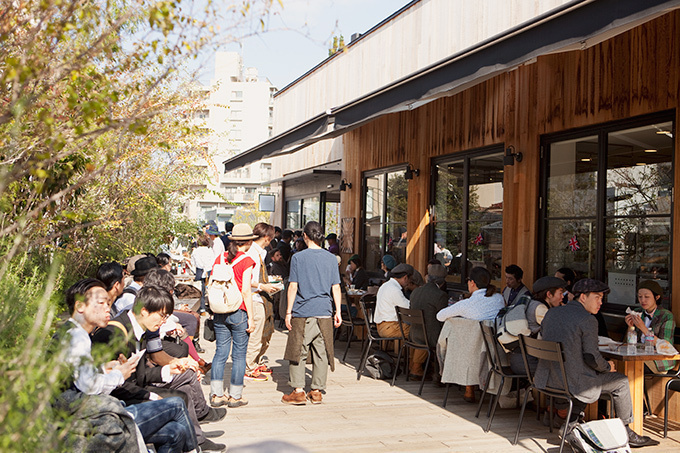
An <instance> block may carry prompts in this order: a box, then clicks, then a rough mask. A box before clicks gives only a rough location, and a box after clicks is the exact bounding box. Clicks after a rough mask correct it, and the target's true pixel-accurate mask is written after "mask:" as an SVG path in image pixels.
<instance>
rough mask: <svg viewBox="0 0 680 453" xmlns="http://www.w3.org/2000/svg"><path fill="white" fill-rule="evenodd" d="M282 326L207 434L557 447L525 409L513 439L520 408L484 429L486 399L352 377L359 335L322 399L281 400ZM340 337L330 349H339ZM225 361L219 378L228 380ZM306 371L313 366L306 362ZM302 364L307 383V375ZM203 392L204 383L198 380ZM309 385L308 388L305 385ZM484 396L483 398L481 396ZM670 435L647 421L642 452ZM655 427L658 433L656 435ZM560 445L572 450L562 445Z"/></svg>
mask: <svg viewBox="0 0 680 453" xmlns="http://www.w3.org/2000/svg"><path fill="white" fill-rule="evenodd" d="M286 339H287V333H286V332H282V331H280V330H277V331H276V332H275V333H274V336H273V338H272V342H271V346H270V348H269V351H268V353H267V357H268V358H269V366H270V368H272V370H273V372H274V374H273V376H272V377H273V379H270V380H269V381H266V382H248V381H246V389H245V390H244V396H245V397H246V398H247V399H248V400H249V404H248V406H245V407H242V408H237V409H229V410H228V413H227V417H226V418H225V419H224V420H223V421H221V422H218V423H213V424H210V425H204V430H205V432H206V433H207V434H208V436H209V437H211V438H212V440H214V441H217V442H222V443H226V444H227V445H228V446H229V447H236V446H242V445H247V444H252V443H256V442H261V441H264V440H273V439H275V440H282V441H287V442H291V443H293V444H296V445H298V446H300V447H303V448H306V449H308V450H309V451H312V452H320V451H357V452H358V451H371V452H392V451H404V452H406V451H408V452H411V451H412V452H416V451H427V452H455V451H474V452H491V451H503V452H524V451H531V452H550V453H553V452H554V453H556V452H557V451H558V449H559V441H560V439H559V437H558V435H557V430H556V429H555V430H554V431H553V433H552V434H551V433H550V432H549V430H548V427H546V426H543V425H542V424H541V422H540V421H537V420H536V413H535V412H533V411H530V410H527V413H526V414H525V418H524V423H523V425H522V431H521V433H520V440H519V443H518V444H517V445H516V446H513V445H512V444H511V439H512V438H513V436H514V434H515V430H516V429H517V420H518V417H519V409H500V408H499V409H498V410H497V411H496V416H495V417H494V420H493V425H492V427H491V431H490V432H489V433H484V431H483V429H482V426H484V425H485V424H486V422H487V419H486V416H485V415H486V407H487V406H486V404H485V406H484V407H483V410H482V413H481V414H480V417H479V419H476V418H475V416H474V415H475V411H476V409H477V405H476V404H470V403H467V402H465V401H464V400H463V392H462V391H459V390H458V389H457V387H455V386H452V387H451V390H450V393H449V399H448V404H447V406H446V408H442V406H441V403H442V401H443V398H444V393H445V390H446V389H445V388H444V387H437V386H435V384H434V383H433V382H426V383H425V387H424V388H423V394H422V396H418V394H417V393H418V386H419V384H420V382H414V381H409V382H406V381H405V378H404V377H403V376H402V375H400V376H398V377H397V382H396V384H395V386H394V387H390V383H389V381H381V380H373V379H371V378H369V377H366V376H364V377H362V378H361V380H360V381H357V379H356V371H355V368H354V367H355V365H356V364H357V362H358V361H359V352H360V348H361V344H360V342H358V341H356V342H353V343H352V346H351V349H350V350H349V354H348V356H347V364H345V363H342V362H340V361H339V360H338V358H336V369H335V372H333V373H329V376H328V388H327V394H326V395H325V396H324V402H323V404H320V405H311V404H308V405H306V406H288V405H285V404H283V403H281V396H282V395H283V393H284V392H285V393H288V392H290V390H291V389H290V387H289V386H288V383H287V381H288V362H287V361H285V360H283V359H282V357H283V352H284V349H285V345H286ZM344 344H345V343H344V342H337V343H336V348H339V349H340V351H341V352H342V350H343V349H344ZM201 345H203V347H204V348H205V349H206V353H205V354H201V355H202V356H203V357H204V358H205V359H206V360H207V361H210V360H212V355H213V352H214V347H215V346H214V343H208V342H206V341H205V340H202V341H201ZM230 370H231V368H230V363H228V364H227V368H226V371H225V372H226V374H225V376H226V377H225V382H227V381H228V380H229V377H228V376H229V373H230ZM308 370H311V368H310V367H308ZM310 375H311V372H310V371H308V377H307V382H309V381H310V380H311V377H310ZM203 389H204V391H205V394H206V396H207V395H208V393H209V386H208V385H204V386H203ZM307 390H309V389H307ZM487 401H488V399H487ZM671 429H675V431H670V432H669V438H668V439H663V437H662V431H663V419H661V418H658V419H657V418H648V419H646V420H645V433H644V434H646V435H650V436H651V437H652V438H654V439H656V440H659V441H660V442H661V444H660V445H659V446H657V447H646V448H643V449H641V450H639V451H640V452H644V453H647V452H650V453H651V452H670V451H680V427H679V426H673V424H671ZM659 433H661V435H659ZM564 451H565V452H567V451H570V449H569V447H568V446H566V447H565V450H564Z"/></svg>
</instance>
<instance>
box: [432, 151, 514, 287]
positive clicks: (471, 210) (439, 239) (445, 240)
mask: <svg viewBox="0 0 680 453" xmlns="http://www.w3.org/2000/svg"><path fill="white" fill-rule="evenodd" d="M466 177H467V180H468V185H467V186H465V179H466ZM435 178H436V179H435V187H434V218H433V221H432V225H433V242H434V243H433V256H434V258H435V259H437V260H439V261H440V262H441V263H442V264H443V265H445V266H446V267H447V268H448V269H449V278H448V280H449V281H450V282H452V283H458V284H460V285H464V284H465V278H464V277H465V276H467V273H468V272H469V271H470V269H471V268H472V267H474V266H483V267H486V268H487V269H488V270H489V272H491V275H492V276H493V279H494V284H496V285H497V286H499V285H500V283H501V281H500V277H501V275H502V272H501V249H502V232H503V154H502V153H498V152H495V153H493V154H487V155H483V156H478V157H469V158H457V159H455V160H451V161H445V162H440V163H436V164H435Z"/></svg>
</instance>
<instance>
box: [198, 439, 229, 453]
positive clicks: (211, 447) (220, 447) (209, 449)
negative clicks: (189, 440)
mask: <svg viewBox="0 0 680 453" xmlns="http://www.w3.org/2000/svg"><path fill="white" fill-rule="evenodd" d="M198 446H199V447H201V452H203V453H213V452H217V453H221V452H223V451H226V450H227V446H226V445H224V444H217V443H215V442H213V441H212V440H210V439H206V440H205V441H203V443H202V444H199V445H198Z"/></svg>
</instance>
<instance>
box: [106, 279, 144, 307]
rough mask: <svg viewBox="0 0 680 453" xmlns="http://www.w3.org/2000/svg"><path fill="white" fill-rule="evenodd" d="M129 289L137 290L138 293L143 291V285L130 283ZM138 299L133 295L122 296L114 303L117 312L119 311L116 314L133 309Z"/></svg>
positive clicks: (124, 294) (125, 294)
mask: <svg viewBox="0 0 680 453" xmlns="http://www.w3.org/2000/svg"><path fill="white" fill-rule="evenodd" d="M129 287H130V288H133V289H136V290H137V291H139V290H140V289H142V285H140V284H139V283H137V282H134V281H133V282H132V283H130V286H129ZM136 297H137V296H135V295H134V294H132V293H123V294H121V296H120V297H119V298H118V299H116V301H115V302H114V303H113V305H115V307H116V310H118V311H117V312H116V313H120V312H121V311H123V310H127V309H129V308H132V305H134V303H135V298H136Z"/></svg>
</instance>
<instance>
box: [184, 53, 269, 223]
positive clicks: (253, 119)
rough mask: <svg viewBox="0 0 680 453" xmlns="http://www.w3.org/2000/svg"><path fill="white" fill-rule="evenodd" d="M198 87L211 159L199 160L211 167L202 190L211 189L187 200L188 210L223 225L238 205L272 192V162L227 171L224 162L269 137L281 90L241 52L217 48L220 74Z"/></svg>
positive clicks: (198, 121)
mask: <svg viewBox="0 0 680 453" xmlns="http://www.w3.org/2000/svg"><path fill="white" fill-rule="evenodd" d="M199 90H201V91H203V92H204V93H205V96H206V101H205V108H202V109H199V110H197V111H196V112H195V113H194V119H195V121H196V125H198V126H199V127H200V128H201V129H204V130H205V142H204V146H205V147H206V150H207V151H208V154H209V155H210V156H211V159H210V161H202V162H199V163H198V165H201V166H205V167H207V170H208V172H207V173H208V178H207V180H206V181H205V184H204V185H202V186H199V187H197V188H198V189H206V190H205V192H204V193H203V195H202V197H201V198H198V199H194V200H191V201H189V202H188V203H187V207H186V212H187V216H188V217H189V218H191V219H196V220H198V221H208V220H214V221H216V222H217V224H218V226H219V227H220V229H223V228H224V222H227V221H230V220H231V219H232V217H233V216H234V214H235V213H236V211H237V209H239V208H242V207H247V206H249V205H255V206H257V202H258V196H259V194H260V193H268V192H269V191H270V187H269V185H268V184H267V182H268V181H270V180H271V179H272V176H271V161H270V160H268V159H265V160H262V161H259V162H254V163H251V164H249V165H246V166H244V167H241V168H238V169H236V170H234V171H230V172H227V173H225V172H224V171H223V170H224V167H223V165H222V162H223V161H224V160H225V159H227V158H230V157H233V156H236V155H238V154H240V153H241V152H242V151H244V150H246V149H249V148H251V147H253V146H255V145H256V144H258V143H261V142H263V141H265V140H267V139H268V138H269V136H270V135H271V133H272V122H273V108H274V107H273V96H274V93H275V92H276V88H275V87H274V86H272V84H271V82H269V80H267V78H261V77H259V76H258V73H257V69H256V68H245V67H244V66H243V62H242V59H241V56H240V55H239V54H238V53H237V52H217V53H216V55H215V77H214V79H212V80H211V82H210V85H209V86H202V87H200V88H199ZM263 183H265V184H263Z"/></svg>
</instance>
